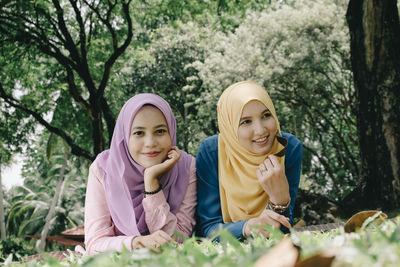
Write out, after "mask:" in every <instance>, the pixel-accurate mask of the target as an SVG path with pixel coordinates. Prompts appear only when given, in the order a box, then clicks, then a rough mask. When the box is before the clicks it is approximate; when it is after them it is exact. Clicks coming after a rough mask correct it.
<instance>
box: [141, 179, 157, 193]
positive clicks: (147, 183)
mask: <svg viewBox="0 0 400 267" xmlns="http://www.w3.org/2000/svg"><path fill="white" fill-rule="evenodd" d="M159 187H160V183H159V182H158V180H157V179H156V178H154V177H151V176H147V177H146V176H145V177H144V191H145V192H152V191H154V190H157V189H158V188H159Z"/></svg>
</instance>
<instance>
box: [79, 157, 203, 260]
mask: <svg viewBox="0 0 400 267" xmlns="http://www.w3.org/2000/svg"><path fill="white" fill-rule="evenodd" d="M103 178H104V171H103V169H102V168H101V166H100V164H99V163H98V161H97V160H95V161H94V162H93V163H92V165H91V166H90V169H89V178H88V184H87V188H86V200H85V247H86V253H87V254H88V255H93V254H96V253H98V252H102V251H106V250H114V251H121V250H122V248H123V247H124V246H125V247H126V248H127V249H129V250H131V249H132V247H131V243H132V238H134V236H125V235H123V234H122V233H121V232H120V231H119V230H118V229H117V227H116V226H115V225H114V223H113V221H112V220H111V214H110V210H109V209H108V205H107V201H106V196H105V192H104V179H103ZM196 179H197V177H196V165H195V159H194V158H193V161H192V163H191V166H190V177H189V185H188V188H187V191H186V194H185V197H184V199H183V201H182V204H181V206H180V208H179V210H178V212H177V213H176V215H175V214H173V213H171V212H170V207H169V204H168V202H167V201H166V199H165V196H164V194H163V192H162V191H160V192H158V193H157V194H154V195H151V196H146V197H145V198H143V200H142V203H143V209H144V213H145V221H146V224H147V227H148V229H149V232H150V233H154V232H156V231H158V230H163V231H164V232H166V233H168V234H169V235H171V236H172V234H173V233H174V231H177V232H179V233H181V234H183V235H184V236H186V237H188V236H190V235H191V234H192V231H193V227H194V224H195V219H194V213H195V209H196V204H197V193H196Z"/></svg>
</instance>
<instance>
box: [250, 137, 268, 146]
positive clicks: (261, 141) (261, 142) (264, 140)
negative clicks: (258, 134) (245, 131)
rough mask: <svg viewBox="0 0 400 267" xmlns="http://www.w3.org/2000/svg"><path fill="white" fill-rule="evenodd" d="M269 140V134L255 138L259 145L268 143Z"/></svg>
mask: <svg viewBox="0 0 400 267" xmlns="http://www.w3.org/2000/svg"><path fill="white" fill-rule="evenodd" d="M267 141H268V136H264V137H263V138H259V139H256V140H253V142H254V143H256V144H257V145H264V144H266V143H267Z"/></svg>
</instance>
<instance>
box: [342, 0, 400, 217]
mask: <svg viewBox="0 0 400 267" xmlns="http://www.w3.org/2000/svg"><path fill="white" fill-rule="evenodd" d="M346 18H347V22H348V25H349V30H350V39H351V64H352V69H353V73H354V83H355V89H356V97H357V114H356V116H357V129H358V137H359V147H360V157H361V173H360V184H359V187H358V188H357V189H356V190H355V191H354V192H353V193H351V194H350V195H349V196H348V197H346V198H345V199H344V201H343V204H345V205H346V206H347V207H349V206H353V207H354V209H361V208H383V209H392V208H394V207H396V206H397V207H398V206H399V204H400V25H399V14H398V10H397V6H396V0H382V1H378V0H363V1H361V0H350V2H349V6H348V10H347V14H346Z"/></svg>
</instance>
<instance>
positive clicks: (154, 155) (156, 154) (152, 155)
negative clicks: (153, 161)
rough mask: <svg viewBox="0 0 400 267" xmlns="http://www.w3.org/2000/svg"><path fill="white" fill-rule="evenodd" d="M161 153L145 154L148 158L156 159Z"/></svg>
mask: <svg viewBox="0 0 400 267" xmlns="http://www.w3.org/2000/svg"><path fill="white" fill-rule="evenodd" d="M160 153H161V152H158V151H152V152H147V153H143V154H144V155H145V156H146V157H150V158H154V157H157V156H158V155H159V154H160Z"/></svg>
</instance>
